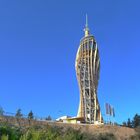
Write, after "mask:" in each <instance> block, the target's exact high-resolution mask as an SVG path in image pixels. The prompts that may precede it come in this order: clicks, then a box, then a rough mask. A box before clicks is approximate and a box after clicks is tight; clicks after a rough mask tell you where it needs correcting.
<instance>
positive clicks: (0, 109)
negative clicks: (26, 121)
mask: <svg viewBox="0 0 140 140" xmlns="http://www.w3.org/2000/svg"><path fill="white" fill-rule="evenodd" d="M3 114H4V110H3V108H2V107H0V116H3Z"/></svg>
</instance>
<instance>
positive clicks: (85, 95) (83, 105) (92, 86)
mask: <svg viewBox="0 0 140 140" xmlns="http://www.w3.org/2000/svg"><path fill="white" fill-rule="evenodd" d="M84 32H85V36H84V37H83V38H82V39H81V41H80V45H79V48H78V51H77V55H76V62H75V69H76V76H77V80H78V85H79V91H80V103H79V109H78V114H77V117H81V118H84V122H85V123H93V124H100V123H103V118H102V115H101V110H100V105H99V101H98V98H97V88H98V81H99V73H100V58H99V51H98V47H97V43H96V40H95V38H94V36H93V35H91V34H90V31H89V28H88V19H87V16H86V25H85V29H84Z"/></svg>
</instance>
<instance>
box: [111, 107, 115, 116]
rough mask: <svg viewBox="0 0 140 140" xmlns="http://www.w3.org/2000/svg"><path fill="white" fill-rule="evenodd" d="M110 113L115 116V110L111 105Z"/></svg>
mask: <svg viewBox="0 0 140 140" xmlns="http://www.w3.org/2000/svg"><path fill="white" fill-rule="evenodd" d="M111 115H112V116H113V117H115V110H114V107H112V113H111Z"/></svg>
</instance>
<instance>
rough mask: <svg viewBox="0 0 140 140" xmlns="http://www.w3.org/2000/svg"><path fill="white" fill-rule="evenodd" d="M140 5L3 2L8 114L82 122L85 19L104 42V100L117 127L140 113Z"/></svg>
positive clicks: (0, 39)
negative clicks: (79, 55) (78, 68)
mask: <svg viewBox="0 0 140 140" xmlns="http://www.w3.org/2000/svg"><path fill="white" fill-rule="evenodd" d="M139 7H140V2H139V0H69V1H68V0H67V1H66V0H59V1H58V0H20V1H19V0H9V1H8V0H1V1H0V105H1V106H2V107H3V108H4V110H5V111H8V112H16V110H17V109H18V108H21V109H22V112H23V113H24V114H27V113H28V112H29V111H30V110H33V112H34V113H35V115H37V116H42V117H45V116H47V115H51V116H52V117H53V118H57V117H58V116H61V115H71V116H75V115H76V114H77V109H78V104H79V89H78V84H77V80H76V74H75V57H76V52H77V49H78V46H79V41H80V39H81V38H82V37H83V35H84V33H83V28H84V25H85V14H86V13H87V14H88V17H89V28H90V31H91V33H92V34H93V35H94V36H95V38H96V41H97V43H98V47H99V52H100V59H101V72H100V81H99V88H98V96H99V101H100V104H101V108H102V112H103V114H104V103H105V102H109V103H110V104H112V105H113V106H114V107H115V111H116V121H118V122H122V121H123V120H126V119H127V118H128V117H130V118H132V117H133V115H134V114H135V113H139V114H140V74H139V72H140V8H139Z"/></svg>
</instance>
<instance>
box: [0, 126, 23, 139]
mask: <svg viewBox="0 0 140 140" xmlns="http://www.w3.org/2000/svg"><path fill="white" fill-rule="evenodd" d="M20 136H21V131H20V129H19V128H16V127H10V126H0V139H1V140H19V138H20ZM7 138H8V139H7Z"/></svg>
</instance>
